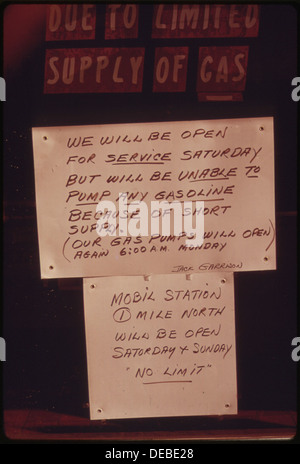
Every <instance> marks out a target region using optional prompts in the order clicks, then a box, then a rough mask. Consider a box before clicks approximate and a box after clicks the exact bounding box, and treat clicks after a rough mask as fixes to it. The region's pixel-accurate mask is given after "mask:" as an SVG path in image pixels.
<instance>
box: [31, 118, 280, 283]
mask: <svg viewBox="0 0 300 464" xmlns="http://www.w3.org/2000/svg"><path fill="white" fill-rule="evenodd" d="M33 147H34V163H35V180H36V204H37V220H38V236H39V247H40V262H41V276H42V278H51V277H55V278H57V277H95V276H105V275H141V274H152V273H177V272H179V273H185V272H187V271H190V272H208V271H216V270H225V271H229V272H234V271H250V270H270V269H275V268H276V247H275V206H274V145H273V119H272V118H252V119H229V120H212V121H179V122H153V123H140V124H114V125H102V126H83V127H77V126H71V127H48V128H34V129H33ZM125 199H126V202H127V203H126V204H127V205H128V209H127V210H125V212H124V210H123V209H122V210H121V209H120V201H121V200H122V201H123V203H124V201H125ZM155 201H156V202H162V201H165V202H168V203H169V204H170V205H172V203H173V202H177V207H178V208H180V211H181V216H180V218H181V227H182V230H181V232H180V233H179V232H178V231H177V230H175V226H173V228H172V223H173V222H174V223H175V219H174V218H175V212H174V217H173V216H172V214H173V213H171V214H168V212H166V211H165V212H163V211H162V210H160V209H154V210H152V206H153V204H154V203H153V202H155ZM99 202H100V204H101V205H102V207H103V209H102V210H101V211H99V210H98V208H99ZM103 202H109V203H110V205H112V206H110V209H106V210H105V209H104V206H103V205H105V203H103ZM138 202H139V203H138ZM189 202H193V203H192V205H191V203H189ZM197 202H204V203H203V204H202V206H201V205H199V204H198V203H197ZM142 206H143V207H145V208H146V210H147V214H148V223H145V221H144V220H141V215H142V213H144V211H145V208H142ZM113 208H114V209H113ZM169 210H170V211H173V210H172V208H171V207H170V209H169ZM174 211H175V210H174ZM125 213H126V214H125ZM143 217H145V216H143ZM155 217H156V218H158V220H159V221H162V217H163V218H165V220H166V221H167V223H169V224H170V227H171V229H170V231H169V232H164V231H163V230H162V229H160V230H159V232H160V233H155V229H154V228H153V227H152V226H153V223H154V218H155ZM172 217H173V219H174V220H173V219H172ZM201 217H202V218H203V219H204V235H203V230H202V229H200V228H199V227H200V225H201V224H200V222H199V224H200V225H198V223H197V221H198V219H199V221H200V218H201ZM104 220H105V221H104ZM121 220H122V223H121ZM189 220H190V221H191V222H190V223H189V224H190V227H194V231H195V233H194V237H196V236H197V239H200V238H201V239H203V238H204V241H203V243H202V241H201V244H200V241H198V242H196V243H195V241H194V242H193V246H188V245H190V244H191V243H192V242H191V241H190V237H191V236H192V235H191V234H189V233H187V232H188V230H189V229H188V227H187V224H188V221H189ZM99 221H100V222H101V221H102V222H101V228H102V232H103V231H104V229H105V227H108V228H107V229H106V231H105V234H106V236H100V235H99V232H97V230H96V227H97V226H99ZM172 221H173V222H172ZM192 221H193V222H192ZM105 222H106V223H107V224H105ZM99 230H100V229H98V231H99ZM153 231H154V233H153ZM103 233H104V232H103Z"/></svg>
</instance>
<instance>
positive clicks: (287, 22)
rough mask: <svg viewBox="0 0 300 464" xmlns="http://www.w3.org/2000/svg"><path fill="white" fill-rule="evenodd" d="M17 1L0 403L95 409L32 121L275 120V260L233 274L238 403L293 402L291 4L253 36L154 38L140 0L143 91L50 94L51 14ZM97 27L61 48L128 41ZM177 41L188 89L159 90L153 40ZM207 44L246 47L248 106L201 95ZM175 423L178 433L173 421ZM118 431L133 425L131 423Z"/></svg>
mask: <svg viewBox="0 0 300 464" xmlns="http://www.w3.org/2000/svg"><path fill="white" fill-rule="evenodd" d="M9 8H12V7H8V9H4V11H3V18H4V48H3V55H4V61H3V64H4V70H3V74H2V75H3V76H4V78H5V80H6V102H4V103H1V105H2V110H3V173H4V175H3V192H4V244H3V253H4V267H3V276H4V299H3V318H2V319H3V331H2V336H3V337H4V338H5V340H6V349H7V351H6V362H5V363H2V368H3V375H4V383H3V394H4V409H33V408H37V409H41V410H52V411H56V412H64V413H70V414H75V415H77V414H78V415H81V416H83V415H84V416H87V415H88V409H87V408H86V403H87V402H88V384H87V366H86V352H85V332H84V317H83V297H82V281H81V279H54V280H45V281H42V280H41V278H40V270H39V254H38V237H37V224H36V211H35V191H34V170H33V153H32V140H31V128H32V127H33V126H48V125H49V126H52V125H57V126H59V125H73V124H75V125H86V124H102V123H123V122H143V121H164V120H165V121H166V120H170V121H171V120H189V119H199V120H201V119H219V118H221V119H223V118H240V117H241V118H248V117H258V116H274V122H275V185H276V221H277V224H276V227H277V254H278V258H277V266H278V268H277V270H276V271H268V272H263V271H261V272H242V273H238V274H235V303H236V342H237V376H238V400H239V409H240V410H241V411H242V410H274V411H279V410H281V411H291V410H295V409H296V394H297V385H296V367H297V365H296V364H297V363H295V362H293V361H292V358H291V351H292V346H291V341H292V339H293V338H294V337H295V336H297V275H296V265H297V228H296V226H297V213H296V211H297V197H296V193H297V103H295V102H294V101H293V100H292V98H291V91H292V86H291V81H292V79H293V78H294V77H295V76H297V75H299V73H298V70H297V10H296V9H295V8H294V7H293V6H290V5H288V4H287V3H284V4H274V5H272V4H262V5H261V13H260V28H259V36H258V37H257V38H248V39H246V38H240V39H237V38H235V39H211V40H208V39H176V40H171V39H170V40H158V39H156V40H154V39H153V40H151V39H149V37H151V35H150V30H151V18H152V5H151V4H149V5H141V7H140V8H141V10H140V18H142V19H141V21H140V22H141V23H143V27H141V28H140V32H139V37H138V39H132V40H127V41H126V46H128V47H130V46H145V47H146V53H147V59H146V60H145V69H144V89H143V92H142V94H137V95H132V94H73V95H68V94H64V95H44V94H43V79H44V54H45V49H46V48H47V46H49V47H50V45H49V44H46V42H45V41H44V24H43V21H39V20H38V21H35V19H38V18H39V14H40V10H39V8H40V6H35V5H29V6H27V7H22V8H23V10H20V8H21V7H20V6H19V5H16V4H14V6H13V8H15V10H14V14H12V11H9ZM24 8H27V10H26V11H25V10H24ZM97 8H98V13H97V21H98V18H100V21H101V20H103V21H104V16H103V12H104V5H101V4H99V5H97ZM8 13H9V14H8ZM101 18H102V19H101ZM99 24H100V23H97V27H96V39H95V40H94V41H93V40H92V41H88V45H87V42H86V41H82V42H81V41H76V42H75V41H74V42H66V43H64V42H62V43H61V44H60V45H59V46H61V47H63V48H64V47H72V46H73V47H84V46H89V47H93V46H104V43H105V46H119V45H120V44H121V42H122V41H118V40H114V41H104V39H102V37H103V29H102V30H101V27H100V26H99ZM29 36H30V37H31V39H30V40H29V39H28V37H29ZM172 45H178V46H179V45H182V46H188V47H190V55H189V70H188V82H187V90H186V92H184V93H183V94H174V93H170V94H153V93H152V74H153V60H154V51H155V46H172ZM200 45H203V46H205V45H249V47H250V51H249V61H248V74H247V83H246V90H245V92H244V101H243V102H223V103H218V102H207V103H206V102H198V101H197V95H196V92H195V88H196V86H195V82H196V71H197V56H198V55H197V53H198V47H199V46H200ZM52 46H53V47H54V48H55V47H57V46H58V44H57V43H55V44H54V45H52ZM123 46H124V44H123ZM258 207H259V205H258ZM201 420H204V419H203V418H193V419H191V418H186V422H184V421H183V422H182V420H181V428H182V427H184V426H186V427H198V426H199V424H201ZM150 423H151V424H152V425H151V427H153V428H155V427H156V423H155V420H152V422H151V421H149V420H147V419H144V420H143V421H142V424H143V425H142V426H141V425H140V424H139V428H140V427H145V428H147V427H149V424H150ZM132 424H133V425H132V427H134V421H133V422H132ZM167 426H168V427H169V429H172V428H173V429H174V430H176V426H177V422H176V419H174V420H170V421H168V425H167ZM121 427H123V428H124V429H125V428H126V427H128V421H123V422H122V425H121Z"/></svg>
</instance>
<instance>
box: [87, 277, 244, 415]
mask: <svg viewBox="0 0 300 464" xmlns="http://www.w3.org/2000/svg"><path fill="white" fill-rule="evenodd" d="M84 312H85V327H86V345H87V363H88V383H89V403H90V417H91V419H113V418H134V417H162V416H165V417H168V416H194V415H223V414H235V413H236V412H237V386H236V349H235V319H234V286H233V274H232V273H228V272H227V273H226V272H224V273H220V272H215V273H201V274H194V275H192V276H191V280H187V279H186V277H185V276H184V275H179V274H177V275H153V276H151V278H150V280H148V281H147V280H145V279H144V278H143V277H142V276H135V277H127V276H126V277H100V278H92V279H84Z"/></svg>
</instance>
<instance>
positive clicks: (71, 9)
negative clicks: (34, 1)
mask: <svg viewBox="0 0 300 464" xmlns="http://www.w3.org/2000/svg"><path fill="white" fill-rule="evenodd" d="M95 31H96V5H89V4H85V5H80V4H78V5H76V4H69V5H59V4H57V5H47V18H46V40H47V41H51V40H90V39H94V38H95Z"/></svg>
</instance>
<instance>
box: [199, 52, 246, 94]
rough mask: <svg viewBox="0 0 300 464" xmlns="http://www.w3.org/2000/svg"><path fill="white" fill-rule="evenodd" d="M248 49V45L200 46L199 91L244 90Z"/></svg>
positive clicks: (222, 91)
mask: <svg viewBox="0 0 300 464" xmlns="http://www.w3.org/2000/svg"><path fill="white" fill-rule="evenodd" d="M248 49H249V47H247V46H240V47H239V46H236V47H235V46H232V47H200V48H199V61H198V74H197V92H205V93H207V92H210V93H211V92H214V93H215V92H217V93H222V94H224V92H241V91H243V90H244V88H245V84H246V74H247V64H248ZM224 95H226V94H224ZM224 99H225V98H224Z"/></svg>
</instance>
